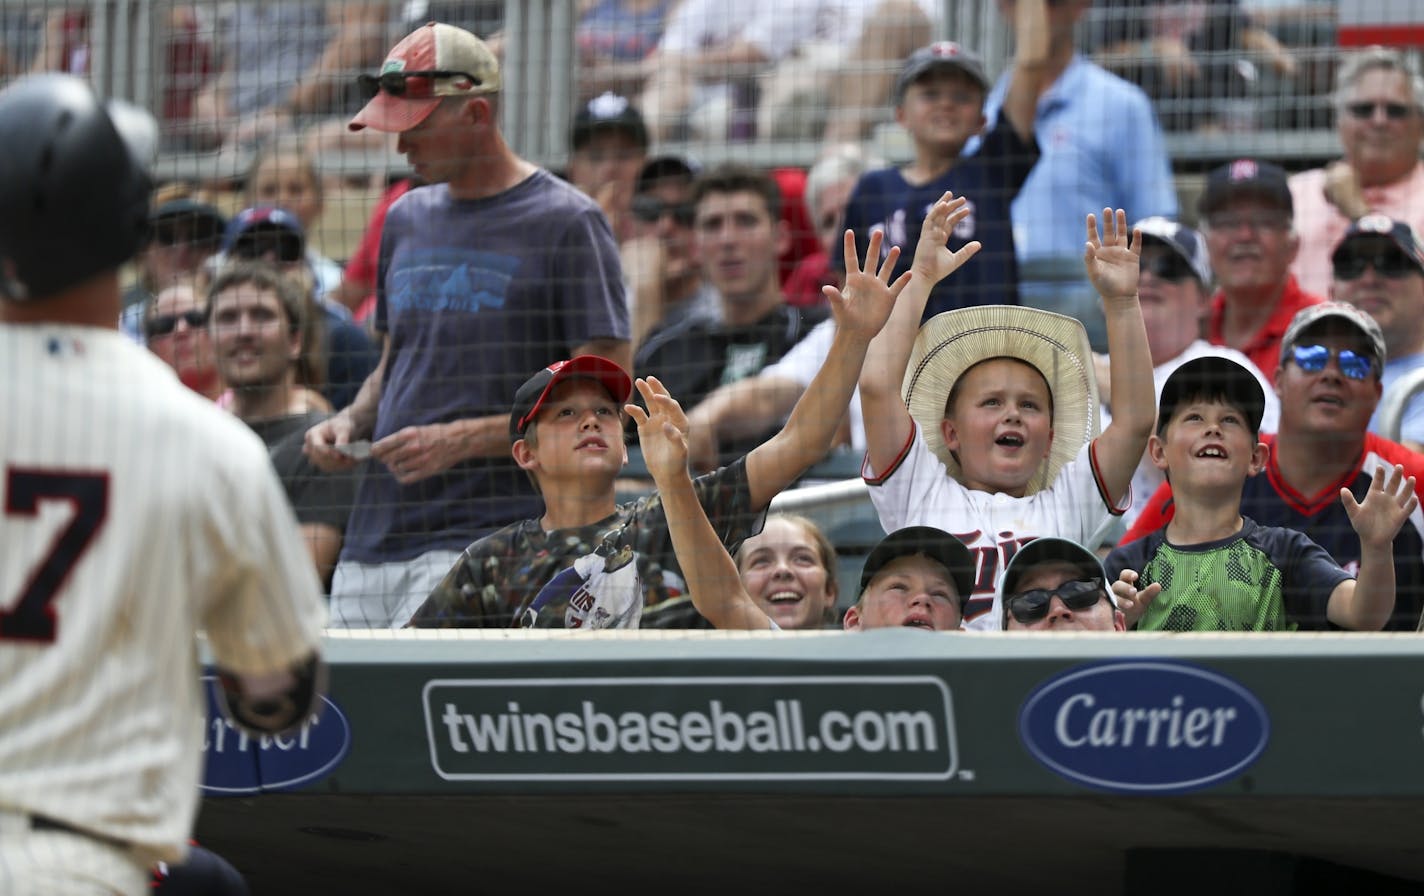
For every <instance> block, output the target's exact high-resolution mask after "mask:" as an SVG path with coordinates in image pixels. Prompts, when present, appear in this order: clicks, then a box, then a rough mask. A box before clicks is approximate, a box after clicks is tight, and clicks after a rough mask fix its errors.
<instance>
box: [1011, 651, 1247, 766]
mask: <svg viewBox="0 0 1424 896" xmlns="http://www.w3.org/2000/svg"><path fill="white" fill-rule="evenodd" d="M1270 731H1271V723H1270V719H1269V718H1268V717H1267V715H1266V708H1265V707H1264V706H1263V705H1262V704H1261V701H1260V700H1258V699H1256V696H1255V695H1254V694H1252V693H1251V692H1250V691H1248V690H1246V689H1245V688H1244V687H1242V686H1241V685H1239V684H1237V683H1236V682H1234V681H1232V680H1231V679H1229V678H1226V677H1225V676H1223V675H1219V674H1217V673H1215V672H1211V671H1208V670H1206V669H1202V668H1199V667H1197V666H1192V665H1189V664H1186V663H1176V662H1164V661H1152V660H1128V661H1122V662H1108V663H1095V664H1092V665H1088V666H1080V667H1078V668H1077V669H1074V670H1071V671H1069V672H1066V673H1064V674H1062V675H1058V676H1055V677H1054V678H1051V679H1049V680H1048V681H1047V682H1045V683H1044V684H1042V685H1040V686H1039V687H1037V688H1036V689H1034V691H1033V693H1031V694H1029V697H1028V699H1027V700H1026V701H1024V705H1023V708H1022V709H1021V710H1019V736H1020V737H1021V738H1022V739H1023V742H1024V746H1026V747H1027V748H1028V751H1029V752H1030V753H1032V754H1033V757H1034V758H1035V759H1037V760H1038V761H1039V762H1041V763H1043V764H1044V765H1046V766H1048V768H1050V769H1052V770H1053V771H1054V772H1056V773H1058V774H1059V775H1061V776H1063V777H1064V778H1067V779H1068V780H1070V781H1075V782H1077V783H1079V784H1085V785H1087V786H1088V787H1093V788H1097V789H1099V790H1108V791H1113V792H1116V793H1152V794H1173V793H1190V792H1191V791H1194V790H1202V789H1204V788H1207V787H1210V786H1211V785H1213V784H1217V783H1220V782H1221V781H1225V780H1227V779H1228V778H1232V777H1235V776H1236V775H1239V774H1241V773H1242V772H1243V771H1245V770H1246V769H1247V768H1248V767H1249V766H1250V765H1251V763H1253V762H1255V761H1256V759H1257V758H1258V757H1259V756H1260V755H1261V752H1262V751H1263V750H1265V749H1266V742H1267V740H1268V739H1269V737H1270Z"/></svg>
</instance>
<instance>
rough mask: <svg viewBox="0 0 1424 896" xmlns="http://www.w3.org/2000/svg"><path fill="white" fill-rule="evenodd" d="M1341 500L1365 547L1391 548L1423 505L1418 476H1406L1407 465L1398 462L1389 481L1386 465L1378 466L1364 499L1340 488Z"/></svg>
mask: <svg viewBox="0 0 1424 896" xmlns="http://www.w3.org/2000/svg"><path fill="white" fill-rule="evenodd" d="M1340 502H1341V503H1342V504H1344V505H1345V512H1346V513H1347V514H1349V516H1350V525H1351V526H1354V527H1355V532H1356V533H1357V534H1358V535H1359V536H1360V544H1361V545H1362V546H1371V547H1375V548H1380V549H1391V548H1392V546H1393V544H1394V537H1395V536H1396V535H1398V534H1399V530H1400V527H1402V526H1403V525H1404V521H1405V520H1407V519H1409V515H1410V514H1411V513H1413V512H1414V508H1416V507H1418V506H1419V496H1418V495H1417V494H1416V493H1415V491H1414V477H1413V476H1410V477H1408V478H1405V475H1404V467H1402V466H1399V465H1398V464H1395V467H1394V470H1393V471H1391V472H1390V474H1389V481H1388V482H1386V481H1385V472H1384V468H1382V467H1380V468H1376V469H1375V475H1374V478H1373V479H1372V480H1370V490H1369V491H1368V492H1366V493H1365V500H1364V501H1363V502H1360V501H1356V500H1355V496H1354V494H1352V493H1351V492H1350V490H1349V489H1348V488H1342V489H1340Z"/></svg>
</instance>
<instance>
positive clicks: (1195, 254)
mask: <svg viewBox="0 0 1424 896" xmlns="http://www.w3.org/2000/svg"><path fill="white" fill-rule="evenodd" d="M1133 227H1135V228H1137V229H1138V230H1140V231H1142V238H1143V239H1144V240H1149V239H1150V240H1153V241H1155V242H1158V243H1161V244H1162V245H1164V246H1166V247H1167V248H1168V249H1171V250H1172V251H1173V252H1175V253H1177V254H1178V255H1180V256H1181V257H1182V259H1183V260H1184V261H1186V263H1187V265H1188V266H1189V267H1190V268H1191V269H1192V274H1193V275H1195V277H1196V278H1197V280H1198V281H1199V282H1200V283H1201V285H1202V286H1206V285H1208V284H1209V283H1211V258H1210V257H1209V256H1208V255H1207V251H1206V239H1205V238H1203V237H1202V235H1201V234H1200V233H1198V232H1197V231H1195V230H1193V229H1192V228H1190V227H1188V226H1187V225H1185V224H1179V223H1177V222H1176V221H1169V220H1168V219H1166V218H1163V217H1161V216H1160V215H1157V216H1153V217H1151V218H1143V219H1142V220H1141V221H1138V222H1137V223H1136V224H1134V225H1133Z"/></svg>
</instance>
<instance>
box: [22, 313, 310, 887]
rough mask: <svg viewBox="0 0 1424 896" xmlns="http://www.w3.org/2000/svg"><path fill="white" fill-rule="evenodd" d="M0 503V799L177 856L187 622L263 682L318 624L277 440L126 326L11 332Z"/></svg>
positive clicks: (191, 793)
mask: <svg viewBox="0 0 1424 896" xmlns="http://www.w3.org/2000/svg"><path fill="white" fill-rule="evenodd" d="M0 507H3V514H0V808H4V809H10V810H12V811H16V812H23V813H29V814H32V815H43V816H47V817H49V818H52V819H56V820H58V821H62V822H65V823H68V824H70V825H72V826H74V827H77V828H81V829H84V830H87V831H91V832H94V833H96V834H100V835H103V836H105V837H109V838H113V839H115V840H120V841H124V842H127V843H131V844H133V845H134V847H135V853H136V854H137V855H138V856H139V857H140V858H141V859H142V860H144V861H146V862H152V861H155V860H159V859H162V860H165V861H176V860H178V859H179V858H180V857H181V856H182V854H183V853H184V852H185V850H186V842H187V838H188V835H189V832H190V830H191V828H192V822H193V816H194V813H195V811H196V808H197V796H198V781H199V775H200V772H201V766H200V763H201V757H202V728H203V723H204V713H205V704H204V701H203V699H201V698H202V692H201V690H200V682H199V670H198V647H197V643H196V638H195V632H196V631H197V630H198V629H205V630H206V632H207V636H208V640H209V643H210V646H211V649H212V653H213V655H214V657H215V658H216V660H217V663H218V664H219V665H220V666H222V667H223V668H225V669H228V670H231V671H233V672H235V673H239V674H258V673H265V672H273V671H278V670H281V669H285V668H288V667H289V666H290V665H291V664H292V663H294V662H296V661H298V660H301V659H303V658H305V657H307V656H309V655H310V654H311V653H312V652H313V650H314V649H315V648H316V647H317V646H318V642H319V639H320V636H321V628H322V625H323V622H324V617H325V610H324V608H323V605H322V600H321V591H320V586H319V584H318V582H317V578H316V573H315V570H314V569H313V567H312V563H311V559H310V558H309V556H308V554H307V550H306V547H305V545H304V544H303V542H302V539H301V537H300V535H299V534H298V530H297V525H296V520H295V519H294V518H293V515H292V511H291V509H290V507H289V506H288V504H287V501H286V498H285V497H284V495H283V493H282V489H281V486H280V485H279V484H278V483H277V478H276V475H275V474H274V473H273V471H272V467H271V462H270V461H269V460H268V457H267V449H266V447H265V446H264V445H263V444H262V442H261V440H260V439H258V437H257V436H256V435H254V434H253V433H252V432H251V431H250V430H249V429H248V428H247V427H246V426H245V425H244V424H243V423H242V422H241V421H240V420H238V419H237V418H235V417H232V416H230V415H229V414H227V413H226V412H224V411H222V410H220V409H218V408H217V407H216V406H215V405H213V404H212V403H211V402H208V401H206V400H204V399H202V398H201V397H199V396H198V395H196V394H194V393H192V392H190V391H189V390H188V389H186V388H185V387H183V386H182V385H181V384H180V383H179V382H178V380H177V379H176V378H175V377H174V375H173V372H172V371H171V370H170V369H169V368H168V367H166V366H164V365H163V363H162V362H160V361H159V360H158V359H157V358H155V357H154V356H152V355H151V354H150V353H149V352H148V351H147V350H145V349H143V348H141V347H139V346H136V345H134V344H133V343H132V342H130V341H129V340H128V339H127V338H126V337H124V336H123V335H121V334H120V333H118V332H117V331H109V330H103V329H96V328H92V327H76V326H58V325H28V326H8V325H0Z"/></svg>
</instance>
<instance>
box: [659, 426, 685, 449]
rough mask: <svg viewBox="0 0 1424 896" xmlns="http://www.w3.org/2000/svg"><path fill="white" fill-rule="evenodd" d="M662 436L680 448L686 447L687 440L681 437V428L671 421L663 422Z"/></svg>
mask: <svg viewBox="0 0 1424 896" xmlns="http://www.w3.org/2000/svg"><path fill="white" fill-rule="evenodd" d="M663 438H665V439H667V440H668V441H669V442H671V443H672V444H673V446H674V447H676V448H680V449H682V450H686V449H687V440H686V439H684V438H683V437H682V430H680V429H678V428H677V427H676V426H673V425H672V424H671V423H666V422H665V423H663Z"/></svg>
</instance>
